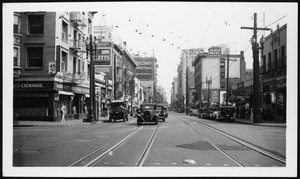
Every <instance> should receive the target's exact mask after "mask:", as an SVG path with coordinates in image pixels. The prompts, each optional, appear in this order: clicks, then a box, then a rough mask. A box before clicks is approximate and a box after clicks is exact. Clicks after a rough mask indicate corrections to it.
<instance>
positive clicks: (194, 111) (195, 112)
mask: <svg viewBox="0 0 300 179" xmlns="http://www.w3.org/2000/svg"><path fill="white" fill-rule="evenodd" d="M189 115H190V116H197V115H198V110H197V109H190V112H189Z"/></svg>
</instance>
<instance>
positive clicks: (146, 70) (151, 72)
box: [134, 56, 158, 103]
mask: <svg viewBox="0 0 300 179" xmlns="http://www.w3.org/2000/svg"><path fill="white" fill-rule="evenodd" d="M134 60H135V61H136V62H137V64H138V66H137V68H136V77H137V78H138V79H139V80H140V82H141V86H142V87H143V89H144V95H145V98H144V102H145V103H155V102H156V101H157V68H158V65H157V59H156V58H155V57H139V56H135V57H134Z"/></svg>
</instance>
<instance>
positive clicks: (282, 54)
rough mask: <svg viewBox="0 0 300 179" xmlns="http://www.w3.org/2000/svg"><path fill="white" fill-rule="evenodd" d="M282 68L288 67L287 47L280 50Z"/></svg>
mask: <svg viewBox="0 0 300 179" xmlns="http://www.w3.org/2000/svg"><path fill="white" fill-rule="evenodd" d="M280 54H281V55H280V62H281V63H280V64H281V65H280V67H283V66H286V54H285V46H281V48H280Z"/></svg>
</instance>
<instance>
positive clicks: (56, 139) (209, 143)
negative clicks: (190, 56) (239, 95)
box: [13, 112, 286, 167]
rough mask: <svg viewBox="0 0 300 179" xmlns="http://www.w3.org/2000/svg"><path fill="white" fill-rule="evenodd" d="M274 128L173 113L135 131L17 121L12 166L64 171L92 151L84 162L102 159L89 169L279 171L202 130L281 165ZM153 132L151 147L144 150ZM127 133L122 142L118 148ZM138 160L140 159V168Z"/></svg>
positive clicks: (281, 130) (112, 125) (280, 134)
mask: <svg viewBox="0 0 300 179" xmlns="http://www.w3.org/2000/svg"><path fill="white" fill-rule="evenodd" d="M272 125H273V126H272ZM274 125H275V124H272V123H269V125H267V124H266V123H264V125H262V124H261V125H253V124H251V125H250V124H244V123H241V122H233V123H232V122H231V123H228V122H217V121H214V120H207V119H199V118H197V117H195V116H188V115H186V114H183V113H175V112H170V115H169V117H168V118H167V120H166V122H161V123H160V124H159V125H158V126H156V125H155V124H151V123H149V124H145V125H143V126H141V127H138V126H137V125H136V118H133V117H130V118H129V121H128V122H125V123H124V122H121V121H117V122H108V121H107V119H105V118H102V119H101V120H100V121H98V122H96V123H94V124H91V123H84V122H82V121H81V120H70V121H67V122H66V123H59V122H33V121H21V122H19V124H18V125H15V127H14V130H13V135H14V138H13V140H14V141H13V146H14V147H13V149H14V152H13V154H14V156H13V165H14V166H70V165H72V163H74V162H76V161H78V160H79V159H81V158H83V157H85V156H87V155H88V154H90V153H92V152H94V151H96V150H98V151H97V152H96V154H93V156H92V157H90V158H93V159H95V158H97V156H101V155H103V157H101V159H99V160H97V161H96V162H95V163H93V164H92V165H91V166H93V167H99V166H101V167H105V166H109V167H115V166H118V167H120V166H130V167H133V166H137V164H138V163H142V167H149V166H151V167H161V166H168V167H176V166H184V167H238V166H244V167H284V166H285V163H282V162H280V161H278V160H275V159H272V158H270V157H268V156H265V155H262V154H260V153H259V152H256V151H253V150H252V149H250V148H248V147H245V145H242V144H240V143H238V142H236V141H233V140H231V139H229V138H228V137H225V136H223V135H221V134H219V133H217V132H215V131H213V130H211V129H209V128H208V127H207V126H209V127H212V128H213V129H215V130H220V131H222V132H224V133H226V134H229V135H232V136H235V137H238V138H239V139H241V140H243V141H246V142H249V143H251V144H253V145H255V146H257V147H260V148H263V149H264V150H267V151H271V152H272V153H274V154H276V155H279V156H281V157H282V158H284V159H285V155H286V147H285V146H286V145H285V143H286V128H285V127H283V126H279V124H276V125H277V126H274ZM17 126H18V127H17ZM278 126H279V127H278ZM156 130H157V133H156V134H155V136H154V137H153V141H152V142H151V145H148V147H147V144H149V140H150V138H151V136H152V135H153V134H154V133H155V132H156ZM133 131H134V133H133ZM130 133H132V134H131V136H130V137H128V139H126V140H124V141H122V142H119V141H121V140H123V139H124V138H125V137H126V136H129V134H130ZM118 142H119V143H120V144H117V143H118ZM115 144H116V145H115ZM216 147H217V148H216ZM218 147H220V149H219V148H218ZM146 149H147V150H148V151H146ZM142 154H144V156H145V157H144V159H143V161H142V162H140V161H139V160H141V158H142V157H141V155H142ZM233 159H234V160H233ZM87 163H88V162H87V160H86V161H81V162H80V163H79V164H78V165H79V166H84V165H85V164H87Z"/></svg>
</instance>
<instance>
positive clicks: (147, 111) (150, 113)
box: [137, 103, 158, 125]
mask: <svg viewBox="0 0 300 179" xmlns="http://www.w3.org/2000/svg"><path fill="white" fill-rule="evenodd" d="M143 122H154V123H155V124H156V125H157V124H158V111H157V110H156V104H152V103H143V104H141V106H140V109H139V111H138V113H137V125H141V124H143Z"/></svg>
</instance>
